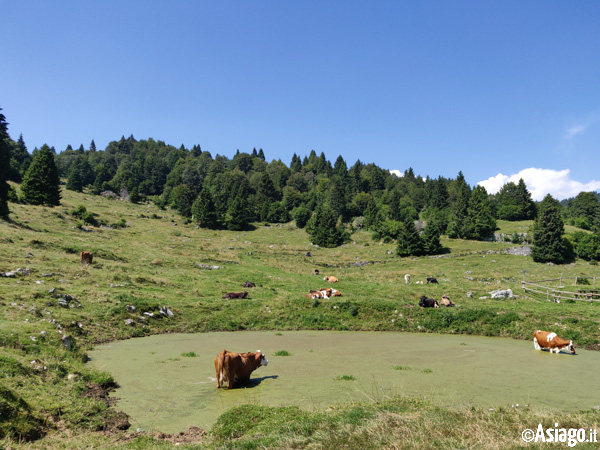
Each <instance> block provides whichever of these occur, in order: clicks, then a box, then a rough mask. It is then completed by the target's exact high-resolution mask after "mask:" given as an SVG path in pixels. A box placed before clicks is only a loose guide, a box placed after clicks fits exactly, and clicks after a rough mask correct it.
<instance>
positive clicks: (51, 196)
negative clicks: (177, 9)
mask: <svg viewBox="0 0 600 450" xmlns="http://www.w3.org/2000/svg"><path fill="white" fill-rule="evenodd" d="M59 183H60V180H59V178H58V169H57V168H56V163H55V162H54V153H53V152H52V149H51V148H50V147H48V146H47V145H46V144H44V145H42V148H40V149H39V150H37V151H36V152H34V156H33V161H32V163H31V165H30V166H29V169H27V172H26V173H25V177H24V178H23V184H21V193H22V194H23V200H25V202H27V203H31V204H33V205H47V206H58V205H60V184H59Z"/></svg>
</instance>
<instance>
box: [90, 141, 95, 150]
mask: <svg viewBox="0 0 600 450" xmlns="http://www.w3.org/2000/svg"><path fill="white" fill-rule="evenodd" d="M90 152H92V153H94V152H96V143H95V142H94V140H93V139H92V142H90Z"/></svg>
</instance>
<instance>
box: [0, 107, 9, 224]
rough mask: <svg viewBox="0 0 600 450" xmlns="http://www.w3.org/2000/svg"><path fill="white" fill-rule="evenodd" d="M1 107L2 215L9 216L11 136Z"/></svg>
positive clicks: (0, 183)
mask: <svg viewBox="0 0 600 450" xmlns="http://www.w3.org/2000/svg"><path fill="white" fill-rule="evenodd" d="M1 111H2V108H0V217H8V214H9V212H10V211H9V209H8V191H9V185H8V174H9V170H10V137H9V136H8V123H6V118H5V117H4V114H2V112H1Z"/></svg>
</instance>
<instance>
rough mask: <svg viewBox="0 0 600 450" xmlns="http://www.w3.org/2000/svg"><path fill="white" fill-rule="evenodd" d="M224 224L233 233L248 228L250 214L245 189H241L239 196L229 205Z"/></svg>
mask: <svg viewBox="0 0 600 450" xmlns="http://www.w3.org/2000/svg"><path fill="white" fill-rule="evenodd" d="M224 222H225V226H226V227H227V229H228V230H231V231H240V230H243V229H244V228H246V227H247V226H248V212H247V210H246V199H245V197H244V195H243V188H240V190H239V191H238V195H236V196H235V197H234V198H233V200H231V202H230V203H229V207H228V208H227V212H226V213H225V219H224Z"/></svg>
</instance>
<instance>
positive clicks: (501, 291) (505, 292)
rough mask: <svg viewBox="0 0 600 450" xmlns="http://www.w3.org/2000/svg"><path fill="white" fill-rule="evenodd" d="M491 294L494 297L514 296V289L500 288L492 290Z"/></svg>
mask: <svg viewBox="0 0 600 450" xmlns="http://www.w3.org/2000/svg"><path fill="white" fill-rule="evenodd" d="M490 296H491V297H492V298H513V297H514V295H513V291H512V289H498V290H496V291H492V292H490Z"/></svg>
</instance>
